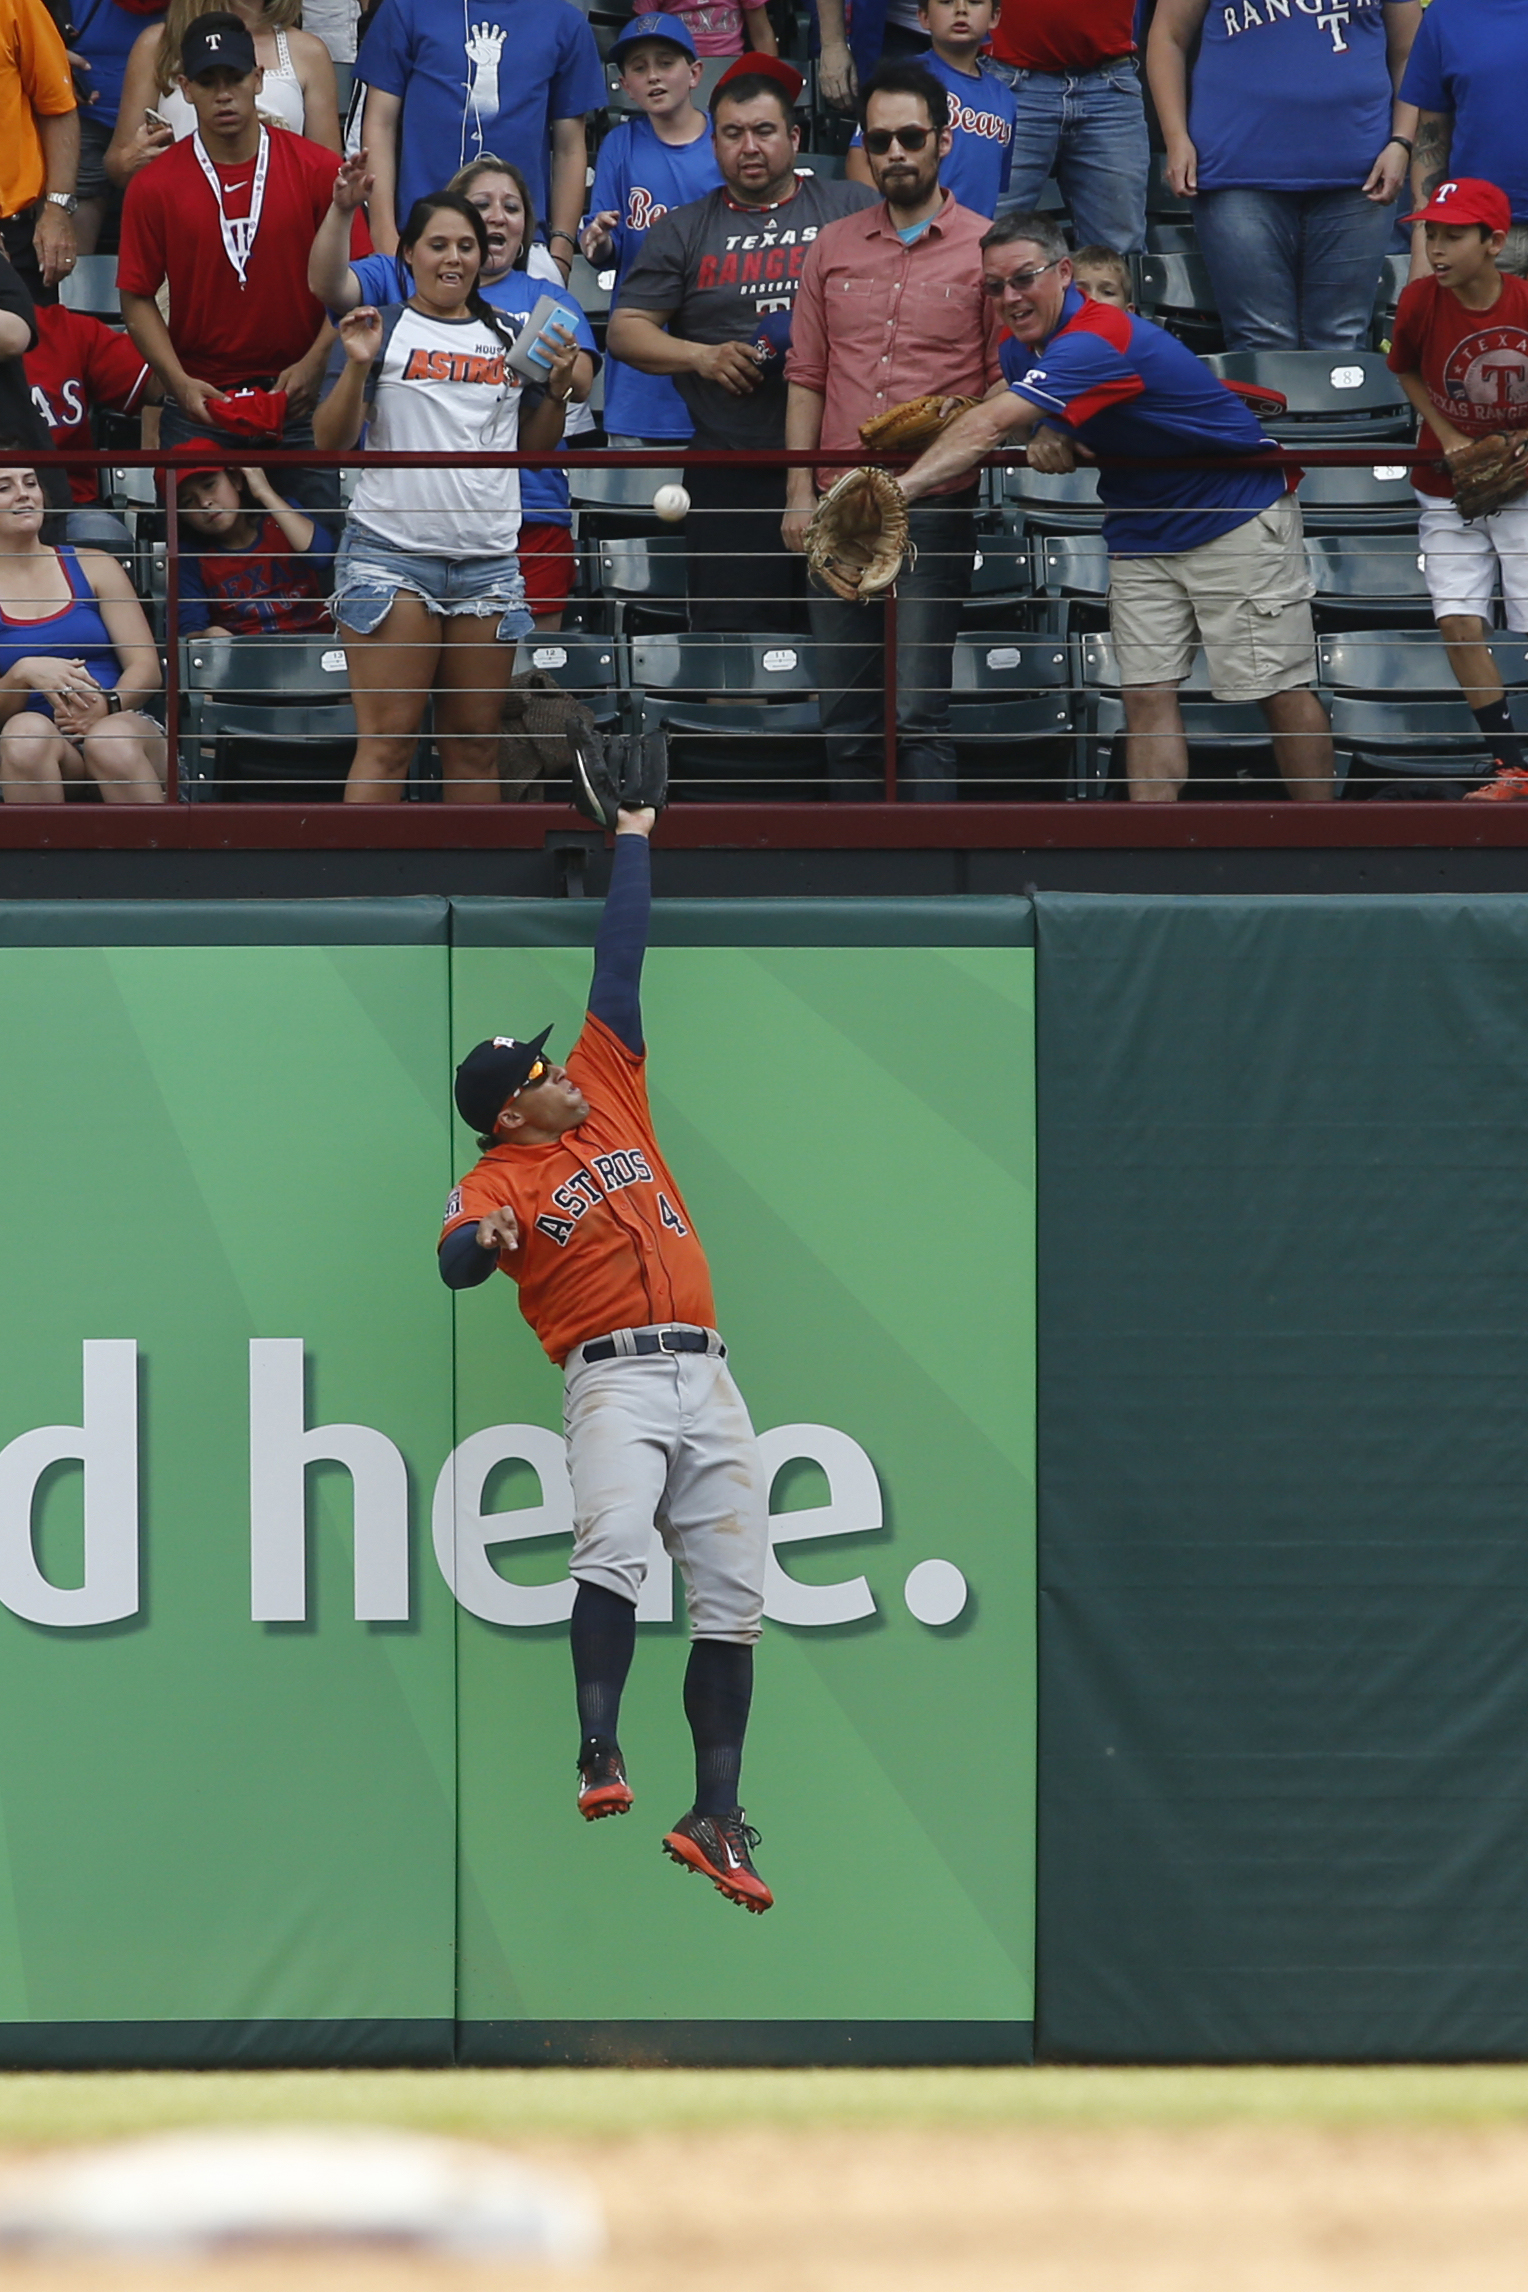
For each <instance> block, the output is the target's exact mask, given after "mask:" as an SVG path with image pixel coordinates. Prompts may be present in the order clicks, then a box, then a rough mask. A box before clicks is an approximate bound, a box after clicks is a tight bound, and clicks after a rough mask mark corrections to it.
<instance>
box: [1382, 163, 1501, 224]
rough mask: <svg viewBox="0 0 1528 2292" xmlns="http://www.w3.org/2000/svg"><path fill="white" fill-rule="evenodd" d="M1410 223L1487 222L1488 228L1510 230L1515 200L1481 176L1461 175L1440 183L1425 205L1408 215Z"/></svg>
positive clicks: (1404, 218) (1404, 217)
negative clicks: (1449, 181)
mask: <svg viewBox="0 0 1528 2292" xmlns="http://www.w3.org/2000/svg"><path fill="white" fill-rule="evenodd" d="M1402 221H1403V222H1407V223H1484V224H1485V226H1486V229H1487V230H1488V231H1510V230H1511V228H1512V202H1511V200H1510V199H1509V198H1508V197H1507V194H1506V192H1505V191H1500V190H1498V189H1497V187H1496V185H1495V184H1494V183H1487V182H1485V181H1484V180H1483V179H1482V178H1481V177H1480V176H1478V175H1460V176H1457V177H1456V178H1455V179H1454V181H1453V182H1451V183H1440V184H1439V185H1438V188H1437V190H1436V191H1435V192H1434V193H1433V195H1432V198H1431V199H1430V200H1429V201H1428V203H1427V205H1426V206H1425V207H1419V208H1418V209H1417V211H1416V213H1415V214H1414V215H1405V216H1403V217H1402Z"/></svg>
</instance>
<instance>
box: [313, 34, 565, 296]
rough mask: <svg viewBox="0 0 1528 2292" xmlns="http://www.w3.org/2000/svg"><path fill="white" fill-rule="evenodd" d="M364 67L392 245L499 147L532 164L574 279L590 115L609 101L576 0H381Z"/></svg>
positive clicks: (377, 195) (380, 234)
mask: <svg viewBox="0 0 1528 2292" xmlns="http://www.w3.org/2000/svg"><path fill="white" fill-rule="evenodd" d="M356 77H357V79H359V80H363V81H364V82H365V84H366V88H367V96H366V110H365V114H364V119H363V125H362V134H361V141H362V143H363V144H364V145H365V147H366V150H367V153H368V154H369V157H370V161H371V169H372V173H373V175H374V177H375V179H376V187H375V189H374V190H373V192H372V196H371V206H370V222H371V235H372V239H373V241H374V242H375V244H376V246H377V247H378V249H379V250H380V251H381V252H382V253H383V254H387V255H390V254H392V253H393V252H394V251H395V250H396V248H397V244H398V231H399V227H400V226H401V225H402V224H403V223H404V222H406V221H407V219H408V212H409V209H410V207H412V205H413V204H414V201H415V200H416V199H418V198H419V197H421V196H422V194H423V193H424V192H426V191H438V190H439V188H440V186H441V184H442V183H445V182H448V181H449V180H450V178H451V177H452V176H453V175H454V174H455V173H456V172H457V170H458V168H461V167H465V166H466V165H467V163H468V162H469V160H473V159H482V158H484V157H486V156H487V155H488V154H490V153H491V154H492V155H493V156H494V157H495V158H497V159H509V160H513V162H514V164H515V165H516V166H517V167H518V168H519V169H520V170H521V172H522V173H523V174H524V176H525V178H526V180H527V181H528V183H529V184H530V187H531V194H532V196H533V198H534V199H535V202H536V213H537V215H538V216H540V217H541V218H542V219H543V220H544V221H545V224H546V238H547V245H548V246H549V247H550V248H551V250H552V253H553V256H554V257H555V258H556V260H557V262H558V264H559V266H560V267H561V269H562V274H563V277H564V279H566V278H567V275H568V272H569V270H570V268H571V267H572V262H573V256H574V254H575V252H576V250H577V244H578V242H577V239H576V237H575V235H574V234H575V233H576V232H577V229H578V224H579V218H580V217H581V215H582V214H583V211H584V186H585V181H586V176H587V168H588V155H587V151H586V148H585V143H584V115H585V114H586V113H587V112H591V111H600V110H603V108H604V104H605V74H604V72H603V70H602V69H601V66H600V59H599V50H598V49H597V48H596V47H595V44H594V34H593V33H592V32H591V31H590V29H589V25H588V21H587V19H586V18H585V17H584V15H583V14H582V13H581V12H580V10H579V9H577V8H575V7H573V6H572V4H571V0H471V6H470V7H465V8H462V9H459V10H457V9H452V8H445V7H442V6H441V5H440V0H382V5H381V7H380V8H379V9H378V10H377V13H376V15H375V16H374V17H373V18H372V22H371V28H370V30H369V31H368V32H367V34H366V37H365V39H364V40H363V42H362V43H361V52H360V55H359V56H358V57H357V59H356ZM549 144H550V150H551V168H550V173H549V172H548V166H547V153H548V145H549Z"/></svg>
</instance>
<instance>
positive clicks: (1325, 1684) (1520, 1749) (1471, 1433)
mask: <svg viewBox="0 0 1528 2292" xmlns="http://www.w3.org/2000/svg"><path fill="white" fill-rule="evenodd" d="M1037 927H1038V948H1039V955H1038V975H1039V1007H1038V1012H1039V1015H1038V1028H1039V1068H1038V1073H1039V1105H1040V1130H1039V1154H1040V1160H1039V1188H1040V1202H1041V1225H1040V1258H1039V1281H1040V1316H1039V1318H1040V1330H1041V1340H1040V1536H1041V1544H1040V1586H1041V1605H1040V1634H1041V1637H1040V1677H1041V1704H1040V1745H1041V1777H1040V1901H1039V2000H1038V2018H1037V2053H1038V2056H1039V2058H1040V2059H1042V2060H1049V2061H1062V2060H1097V2061H1102V2060H1122V2059H1123V2060H1132V2059H1133V2060H1155V2061H1171V2060H1199V2061H1228V2060H1235V2059H1238V2058H1243V2059H1267V2060H1288V2059H1297V2058H1312V2059H1329V2060H1397V2059H1422V2058H1427V2059H1437V2060H1443V2059H1449V2058H1459V2057H1466V2058H1468V2057H1476V2058H1485V2057H1497V2058H1501V2057H1521V2056H1523V2055H1524V2054H1528V1528H1525V1520H1524V1490H1525V1487H1528V1408H1525V1404H1524V1392H1525V1389H1528V1387H1525V1380H1528V1314H1525V1303H1524V1301H1525V1298H1528V1218H1525V1216H1524V1214H1523V1189H1524V1176H1525V1171H1528V901H1525V900H1524V899H1522V898H1520V897H1515V896H1513V897H1497V898H1471V899H1461V898H1454V897H1447V896H1439V897H1431V898H1415V899H1412V898H1391V897H1385V896H1372V897H1365V898H1363V899H1352V900H1345V899H1338V898H1332V899H1323V898H1294V897H1277V898H1245V899H1232V898H1198V899H1171V898H1161V899H1151V898H1139V897H1113V898H1093V897H1070V896H1056V897H1048V896H1043V897H1041V898H1040V899H1039V900H1038V902H1037Z"/></svg>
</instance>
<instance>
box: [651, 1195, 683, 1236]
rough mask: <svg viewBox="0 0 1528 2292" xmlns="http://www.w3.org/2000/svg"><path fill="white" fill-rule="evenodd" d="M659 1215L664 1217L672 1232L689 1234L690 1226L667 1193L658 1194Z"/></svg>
mask: <svg viewBox="0 0 1528 2292" xmlns="http://www.w3.org/2000/svg"><path fill="white" fill-rule="evenodd" d="M658 1215H659V1216H660V1217H661V1218H662V1220H663V1222H664V1224H665V1225H666V1226H667V1227H668V1230H669V1232H670V1233H671V1234H687V1233H688V1232H689V1230H690V1229H689V1227H688V1226H687V1225H686V1224H685V1222H684V1220H683V1218H682V1217H681V1216H680V1215H679V1212H678V1211H677V1210H676V1209H675V1207H674V1205H673V1203H672V1202H671V1201H670V1200H669V1198H668V1196H667V1194H660V1195H659V1196H658Z"/></svg>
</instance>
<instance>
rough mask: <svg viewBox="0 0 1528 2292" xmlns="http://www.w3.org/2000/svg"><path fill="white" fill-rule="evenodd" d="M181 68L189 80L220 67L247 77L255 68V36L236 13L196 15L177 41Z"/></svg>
mask: <svg viewBox="0 0 1528 2292" xmlns="http://www.w3.org/2000/svg"><path fill="white" fill-rule="evenodd" d="M180 68H181V71H182V72H183V73H184V75H185V77H186V78H187V79H188V80H194V79H199V78H200V77H201V75H202V73H203V72H215V71H217V70H218V69H219V68H221V69H222V70H223V71H225V72H237V73H238V75H239V77H240V79H241V80H247V79H248V77H249V75H250V73H251V72H252V71H254V70H255V68H256V66H255V42H254V36H253V34H252V33H251V32H250V31H249V30H248V29H247V27H246V26H245V25H243V24H241V23H240V22H239V19H238V17H237V16H199V17H197V18H196V20H195V22H194V23H192V24H191V25H190V26H189V28H188V30H187V32H186V36H185V38H184V39H183V40H182V41H181V43H180Z"/></svg>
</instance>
